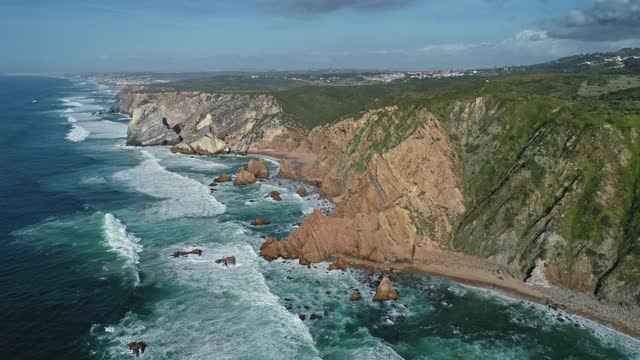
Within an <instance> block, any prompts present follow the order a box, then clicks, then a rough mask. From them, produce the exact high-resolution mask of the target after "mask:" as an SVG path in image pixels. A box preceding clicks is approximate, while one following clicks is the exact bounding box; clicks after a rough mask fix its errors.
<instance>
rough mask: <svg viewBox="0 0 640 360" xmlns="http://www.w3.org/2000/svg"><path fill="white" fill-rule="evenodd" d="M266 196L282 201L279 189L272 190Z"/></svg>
mask: <svg viewBox="0 0 640 360" xmlns="http://www.w3.org/2000/svg"><path fill="white" fill-rule="evenodd" d="M266 197H270V198H272V199H273V200H275V201H282V197H280V192H279V191H272V192H270V193H269V195H267V196H266Z"/></svg>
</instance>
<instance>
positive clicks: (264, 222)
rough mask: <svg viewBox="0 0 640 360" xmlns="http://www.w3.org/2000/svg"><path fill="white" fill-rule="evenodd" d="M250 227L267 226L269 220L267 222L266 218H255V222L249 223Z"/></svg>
mask: <svg viewBox="0 0 640 360" xmlns="http://www.w3.org/2000/svg"><path fill="white" fill-rule="evenodd" d="M251 225H253V226H258V225H269V220H267V219H266V218H260V217H259V218H255V220H253V221H252V222H251Z"/></svg>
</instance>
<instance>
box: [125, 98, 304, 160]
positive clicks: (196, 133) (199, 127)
mask: <svg viewBox="0 0 640 360" xmlns="http://www.w3.org/2000/svg"><path fill="white" fill-rule="evenodd" d="M117 99H118V106H117V107H115V108H114V111H116V112H121V113H125V114H129V115H131V117H132V119H131V121H130V122H129V126H128V130H127V144H128V145H135V146H149V145H175V146H174V148H173V151H175V152H181V153H196V154H203V155H208V154H216V153H219V152H222V151H224V150H225V149H226V148H230V149H232V150H234V151H236V152H238V153H246V152H247V151H248V150H249V149H250V148H256V149H264V148H271V149H275V150H282V149H289V148H293V147H295V146H296V144H297V143H298V142H299V140H300V138H301V134H300V133H299V132H298V131H296V130H292V129H288V128H286V127H285V126H283V125H282V124H281V122H280V116H281V114H282V110H281V109H280V107H279V106H278V104H277V102H276V100H275V98H274V97H272V96H269V95H244V94H215V93H205V92H181V91H153V90H149V89H146V88H144V87H139V86H137V87H130V88H126V89H123V90H122V91H121V92H120V93H119V94H118V96H117Z"/></svg>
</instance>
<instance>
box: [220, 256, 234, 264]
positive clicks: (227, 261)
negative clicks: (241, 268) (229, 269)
mask: <svg viewBox="0 0 640 360" xmlns="http://www.w3.org/2000/svg"><path fill="white" fill-rule="evenodd" d="M216 264H222V265H224V266H232V265H235V264H236V257H235V256H227V257H223V258H221V259H218V260H216Z"/></svg>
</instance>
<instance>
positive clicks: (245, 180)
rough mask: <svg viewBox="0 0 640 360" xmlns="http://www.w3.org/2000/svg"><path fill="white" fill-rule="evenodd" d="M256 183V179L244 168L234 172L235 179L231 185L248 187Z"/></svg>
mask: <svg viewBox="0 0 640 360" xmlns="http://www.w3.org/2000/svg"><path fill="white" fill-rule="evenodd" d="M256 181H258V179H256V177H255V176H254V175H253V174H252V173H250V172H249V171H247V170H246V169H245V168H240V169H238V172H236V178H235V180H233V185H235V186H242V185H250V184H255V183H256Z"/></svg>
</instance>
